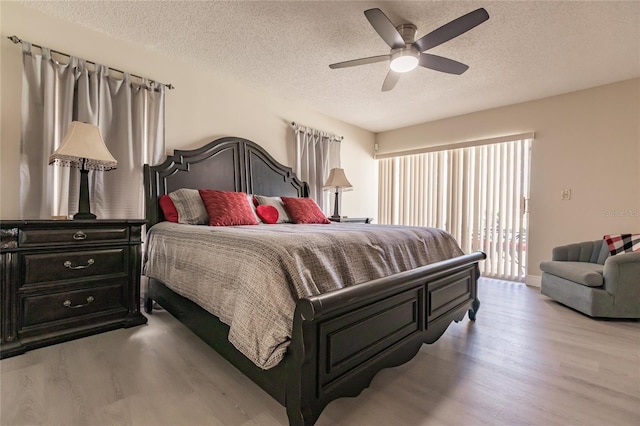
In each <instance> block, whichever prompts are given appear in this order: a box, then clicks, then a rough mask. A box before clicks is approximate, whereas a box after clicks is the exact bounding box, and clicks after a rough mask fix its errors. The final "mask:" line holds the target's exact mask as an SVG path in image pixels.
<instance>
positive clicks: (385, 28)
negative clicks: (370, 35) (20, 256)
mask: <svg viewBox="0 0 640 426" xmlns="http://www.w3.org/2000/svg"><path fill="white" fill-rule="evenodd" d="M364 16H366V17H367V19H368V20H369V23H370V24H371V26H372V27H373V29H374V30H376V32H377V33H378V34H379V35H380V37H382V39H383V40H384V41H385V43H387V44H388V45H389V47H390V48H392V49H399V48H401V47H404V46H405V44H404V40H403V39H402V36H401V35H400V33H399V32H398V30H396V27H395V25H393V23H392V22H391V21H390V20H389V18H387V15H385V14H384V12H382V11H381V10H380V9H369V10H365V11H364Z"/></svg>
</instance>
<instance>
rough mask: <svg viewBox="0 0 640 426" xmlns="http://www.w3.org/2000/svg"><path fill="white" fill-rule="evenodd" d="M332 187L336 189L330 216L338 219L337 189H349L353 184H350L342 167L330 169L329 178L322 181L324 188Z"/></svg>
mask: <svg viewBox="0 0 640 426" xmlns="http://www.w3.org/2000/svg"><path fill="white" fill-rule="evenodd" d="M332 188H335V189H336V200H335V203H334V206H333V216H331V218H333V219H338V218H340V207H339V204H338V203H339V201H338V190H339V189H340V188H342V190H343V191H344V190H349V189H352V188H353V186H351V183H350V182H349V180H348V179H347V177H346V176H345V174H344V170H343V169H337V168H336V169H331V172H329V178H328V179H327V181H326V182H325V183H324V189H325V190H329V189H332Z"/></svg>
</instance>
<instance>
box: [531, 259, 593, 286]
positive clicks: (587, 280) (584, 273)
mask: <svg viewBox="0 0 640 426" xmlns="http://www.w3.org/2000/svg"><path fill="white" fill-rule="evenodd" d="M540 269H541V270H542V271H543V272H546V273H548V274H551V275H555V276H557V277H561V278H564V279H567V280H569V281H573V282H575V283H578V284H582V285H586V286H589V287H600V286H601V285H602V284H603V283H604V280H603V278H602V272H603V270H604V266H602V265H599V264H597V263H589V262H564V261H556V260H551V261H547V262H541V263H540Z"/></svg>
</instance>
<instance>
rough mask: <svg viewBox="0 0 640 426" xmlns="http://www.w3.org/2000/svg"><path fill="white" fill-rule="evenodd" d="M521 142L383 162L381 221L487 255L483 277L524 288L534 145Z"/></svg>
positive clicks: (448, 150) (397, 158)
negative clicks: (439, 232) (437, 233)
mask: <svg viewBox="0 0 640 426" xmlns="http://www.w3.org/2000/svg"><path fill="white" fill-rule="evenodd" d="M522 136H523V135H519V138H516V137H514V139H513V140H510V141H507V142H500V143H484V144H482V143H481V144H478V145H475V146H465V147H463V148H455V149H446V150H440V151H436V150H432V151H431V152H424V153H421V154H413V155H404V156H395V157H389V158H384V159H380V160H379V179H380V181H379V211H378V216H379V222H380V223H387V224H398V225H412V226H433V227H437V228H441V229H444V230H446V231H448V232H450V233H451V234H452V235H453V236H454V237H455V238H456V239H457V240H458V242H459V243H460V246H461V247H462V249H463V250H464V251H465V252H471V251H476V250H482V251H484V252H485V253H486V254H487V259H486V261H485V262H483V264H482V265H481V272H482V274H483V275H484V276H488V277H494V278H502V279H509V280H515V281H524V278H525V276H526V257H527V256H526V250H527V224H528V221H527V219H528V217H527V201H528V199H529V168H530V151H531V143H532V141H533V139H532V136H531V135H527V136H528V137H526V138H525V137H522Z"/></svg>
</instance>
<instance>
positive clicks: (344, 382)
mask: <svg viewBox="0 0 640 426" xmlns="http://www.w3.org/2000/svg"><path fill="white" fill-rule="evenodd" d="M484 258H485V254H484V253H482V252H476V253H472V254H468V255H464V256H460V257H457V258H454V259H449V260H445V261H442V262H438V263H434V264H431V265H427V266H424V267H420V268H416V269H413V270H410V271H407V272H402V273H399V274H395V275H391V276H388V277H384V278H380V279H377V280H373V281H369V282H366V283H362V284H359V285H356V286H353V287H348V288H344V289H340V290H335V291H332V292H329V293H325V294H322V295H318V296H314V297H310V298H305V299H301V300H299V301H298V303H297V305H296V310H295V315H294V320H293V332H292V338H291V343H290V346H289V349H288V352H287V355H286V356H285V358H284V360H283V361H282V362H281V363H280V364H279V365H277V366H276V367H275V368H273V369H271V370H261V369H259V368H258V367H256V366H255V365H254V364H252V363H251V362H250V361H249V360H248V359H247V358H246V357H244V355H242V354H241V353H240V352H238V351H237V350H236V349H235V348H234V347H233V346H232V345H231V344H230V343H229V342H228V341H227V340H226V335H227V333H228V327H227V326H226V325H225V324H222V323H221V322H220V321H219V320H218V319H217V318H216V317H215V316H213V315H211V314H209V313H207V312H206V311H204V310H202V309H201V308H199V307H198V306H197V305H195V304H194V303H193V302H190V301H188V300H187V299H184V298H182V297H181V296H178V295H176V294H175V293H173V292H172V291H171V290H169V289H168V288H166V287H165V286H164V285H162V284H161V283H159V282H157V281H155V280H151V282H150V288H149V296H150V299H156V300H157V301H158V302H159V303H160V304H161V305H162V306H163V307H164V308H165V309H167V310H168V311H169V312H170V313H172V314H173V315H174V316H176V317H177V318H178V319H179V320H180V321H181V322H183V323H184V324H185V325H187V327H189V328H190V329H191V330H192V331H194V332H195V333H196V334H197V335H198V336H200V337H201V338H202V339H203V340H204V341H205V342H207V343H208V344H209V345H210V346H212V347H213V348H214V349H216V351H218V352H219V353H220V354H221V355H222V356H224V357H225V358H226V359H227V360H229V362H231V363H232V364H233V365H234V366H236V367H237V368H238V369H239V370H240V371H242V372H243V373H244V374H245V375H247V376H248V377H249V378H251V379H252V380H253V381H254V382H255V383H256V384H258V385H259V386H260V387H262V388H263V389H264V390H265V391H267V392H268V393H269V394H270V395H271V396H273V397H274V398H275V399H276V400H278V402H280V403H281V404H283V405H285V406H286V409H287V415H288V417H289V423H290V424H291V425H312V424H314V423H315V421H316V420H317V419H318V417H319V416H320V413H321V412H322V410H323V409H324V408H325V407H326V405H327V404H328V403H329V402H331V401H333V400H335V399H337V398H341V397H346V396H356V395H358V394H359V393H360V392H362V390H363V389H365V388H367V387H368V386H369V384H370V383H371V380H372V379H373V377H374V376H375V375H376V373H377V372H379V371H380V370H382V369H383V368H389V367H394V366H397V365H400V364H403V363H405V362H407V361H409V360H410V359H411V358H413V357H414V356H415V355H416V354H417V352H418V350H419V349H420V346H421V345H422V344H423V343H433V342H435V341H436V340H438V338H439V337H440V336H441V335H442V334H443V333H444V332H445V330H446V329H447V327H448V326H449V325H450V324H451V322H453V321H460V320H462V319H463V318H464V315H465V314H466V313H467V312H468V313H469V318H470V319H474V318H475V315H476V312H477V310H478V308H479V300H478V295H477V279H478V277H479V273H478V265H477V264H478V262H479V261H481V260H483V259H484ZM146 306H147V312H148V313H150V310H151V303H150V301H147V303H146ZM212 324H215V327H212Z"/></svg>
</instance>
